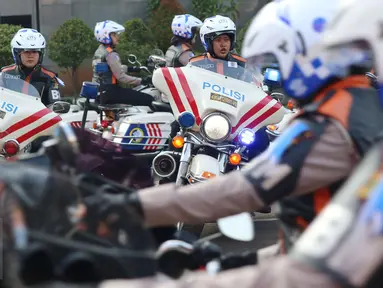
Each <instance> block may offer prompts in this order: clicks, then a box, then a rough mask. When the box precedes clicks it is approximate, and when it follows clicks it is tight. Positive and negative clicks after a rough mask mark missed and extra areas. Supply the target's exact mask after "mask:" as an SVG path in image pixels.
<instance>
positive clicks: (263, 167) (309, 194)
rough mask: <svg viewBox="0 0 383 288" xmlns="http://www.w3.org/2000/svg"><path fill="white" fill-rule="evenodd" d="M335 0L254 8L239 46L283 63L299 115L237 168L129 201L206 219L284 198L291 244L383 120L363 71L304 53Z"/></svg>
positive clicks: (170, 216) (163, 221)
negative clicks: (340, 72) (345, 72)
mask: <svg viewBox="0 0 383 288" xmlns="http://www.w3.org/2000/svg"><path fill="white" fill-rule="evenodd" d="M338 4H339V3H338V2H334V1H332V0H326V1H325V2H323V0H322V1H304V0H288V1H281V2H271V3H270V4H268V5H266V6H265V7H264V8H263V9H262V10H261V11H260V12H259V14H258V15H257V17H256V18H255V20H254V21H253V23H252V24H251V25H250V27H249V29H248V31H247V34H246V37H245V42H244V48H243V51H242V52H243V54H244V55H246V57H247V59H248V61H249V63H253V65H261V66H268V65H270V63H264V62H265V61H269V62H278V63H279V65H280V71H281V76H282V85H283V88H284V90H285V91H286V93H287V95H288V96H290V97H292V98H294V99H295V100H296V101H297V103H298V104H299V106H300V107H301V109H300V111H301V112H300V114H298V115H297V117H296V118H295V119H294V120H293V122H292V123H291V124H290V126H288V127H287V129H286V130H284V133H283V135H281V137H278V139H277V141H276V142H275V143H274V145H273V147H271V149H269V150H268V151H266V153H263V154H262V155H260V156H259V157H257V158H255V159H254V160H252V162H251V163H249V165H248V166H247V167H246V168H245V169H244V170H243V171H240V172H239V171H238V172H232V173H230V175H226V176H222V177H217V178H216V179H212V180H209V181H206V182H205V183H202V184H197V185H189V186H186V187H176V186H172V184H168V185H163V186H159V187H155V188H148V189H145V190H142V191H139V192H138V193H137V194H136V198H135V199H130V203H131V204H132V205H137V207H138V209H141V211H142V213H143V215H144V216H145V220H146V224H147V225H149V226H160V225H169V224H173V223H176V222H178V221H181V222H184V223H191V224H197V223H204V222H209V221H214V220H216V219H218V218H220V217H224V216H228V215H233V214H236V213H240V212H243V211H249V212H251V211H254V210H257V209H259V208H261V207H263V206H265V205H270V204H271V203H274V202H276V201H280V200H282V201H280V202H279V204H280V207H281V209H280V211H281V213H280V219H281V220H282V222H283V228H284V229H283V230H281V231H282V233H281V240H282V241H281V243H282V244H283V245H281V247H280V249H281V252H284V251H287V250H288V249H289V247H290V246H291V243H293V242H294V240H295V238H296V237H297V235H299V234H300V233H301V232H302V231H304V230H305V228H306V227H307V225H309V223H310V222H311V221H312V220H313V219H314V218H315V217H316V215H317V214H318V213H319V212H320V211H321V210H322V209H323V207H325V205H326V204H327V203H328V201H329V199H331V197H332V196H333V195H334V193H335V191H336V190H337V188H338V187H339V186H340V185H341V184H342V183H343V182H344V181H345V179H347V177H348V176H349V174H350V172H351V171H352V169H353V168H354V167H355V165H356V164H357V163H358V160H359V159H360V158H361V157H362V156H363V155H364V153H365V152H366V151H367V150H368V149H369V148H370V147H371V145H373V144H374V141H375V139H376V137H377V136H378V135H379V133H380V131H381V123H383V109H382V106H381V104H380V101H379V97H378V93H377V90H376V89H373V88H372V87H371V86H370V83H369V81H368V79H367V77H365V74H364V72H362V73H360V74H357V73H356V72H355V71H357V70H358V69H355V70H354V69H351V70H350V72H351V73H353V74H351V75H349V76H348V77H347V78H345V79H340V78H338V77H337V76H336V75H335V74H334V72H332V71H331V70H330V68H329V67H327V66H326V65H325V63H324V61H323V52H321V50H319V49H318V50H317V49H316V50H315V53H314V51H313V50H312V51H310V53H308V49H310V48H312V47H314V46H315V45H316V44H318V42H319V40H320V39H321V36H322V33H323V31H324V27H325V26H326V25H325V24H326V23H328V22H330V21H331V20H332V19H333V17H334V15H333V14H334V12H335V11H336V10H337V9H338ZM286 23H288V25H287V24H286ZM307 27H310V29H308V28H307ZM270 31H273V35H274V36H273V37H271V38H270ZM299 41H300V42H299ZM297 43H298V44H299V43H301V44H300V45H302V46H298V48H297V46H296V45H297ZM303 43H304V45H303ZM299 47H300V48H299ZM303 48H304V49H303ZM310 65H311V66H310ZM309 67H311V68H310V69H309ZM378 75H379V72H378ZM133 200H136V202H134V201H133ZM137 200H138V201H137ZM134 203H135V204H134ZM217 203H218V204H219V205H217ZM140 207H141V208H140Z"/></svg>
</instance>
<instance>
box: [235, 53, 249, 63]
mask: <svg viewBox="0 0 383 288" xmlns="http://www.w3.org/2000/svg"><path fill="white" fill-rule="evenodd" d="M231 56H233V58H234V59H236V60H238V61H241V62H245V63H246V62H247V60H246V59H245V58H242V57H241V56H239V55H237V54H231Z"/></svg>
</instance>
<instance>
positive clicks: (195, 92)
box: [152, 57, 285, 140]
mask: <svg viewBox="0 0 383 288" xmlns="http://www.w3.org/2000/svg"><path fill="white" fill-rule="evenodd" d="M152 79H153V84H154V86H155V87H156V88H157V89H158V90H160V91H161V92H162V93H164V94H165V95H166V96H167V98H168V100H169V103H170V105H171V108H172V111H173V114H174V116H175V118H176V119H178V117H179V116H180V115H181V113H182V112H184V111H189V112H191V113H193V115H194V117H195V124H194V126H193V130H195V131H198V130H199V128H200V125H201V124H202V122H203V120H204V119H206V117H207V116H208V115H209V114H211V113H213V112H218V113H221V114H224V115H225V116H227V118H229V121H230V123H229V124H230V125H229V126H231V128H232V129H231V130H232V134H231V135H230V137H229V138H228V140H232V139H234V138H235V137H237V135H238V133H240V131H242V130H243V129H245V128H249V129H253V130H258V129H260V128H261V127H264V126H267V125H269V124H275V123H278V122H280V121H281V120H282V119H283V116H284V113H285V111H284V108H283V107H282V105H281V104H280V103H279V102H277V101H276V100H274V99H272V97H270V96H268V95H267V94H266V93H265V92H264V91H263V89H262V87H261V85H258V84H260V83H261V82H262V76H261V74H257V72H254V71H252V70H250V69H247V68H246V67H242V66H240V65H239V64H238V63H237V62H232V61H224V60H218V59H211V58H207V57H206V58H202V59H201V60H199V61H198V60H197V61H194V62H192V63H190V64H188V65H187V66H185V67H181V68H173V67H165V68H162V69H157V70H156V71H155V72H154V73H153V78H152Z"/></svg>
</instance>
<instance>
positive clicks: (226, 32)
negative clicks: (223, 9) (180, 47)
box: [190, 15, 252, 82]
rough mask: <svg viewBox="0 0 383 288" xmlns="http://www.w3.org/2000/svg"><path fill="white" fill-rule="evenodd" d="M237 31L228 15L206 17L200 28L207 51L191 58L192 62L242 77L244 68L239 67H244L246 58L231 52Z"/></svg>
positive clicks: (249, 80)
mask: <svg viewBox="0 0 383 288" xmlns="http://www.w3.org/2000/svg"><path fill="white" fill-rule="evenodd" d="M236 31H237V29H236V26H235V24H234V22H233V21H232V20H231V19H230V18H228V17H224V16H220V15H216V16H213V17H209V18H206V19H205V21H204V22H203V25H202V27H201V30H200V38H201V42H202V44H203V47H204V48H205V51H206V53H204V54H203V55H199V56H195V57H193V58H191V59H190V62H191V63H193V65H194V66H199V67H201V68H203V69H207V70H211V71H214V72H217V73H220V74H224V75H226V76H232V77H233V78H240V77H242V76H243V75H242V73H243V72H244V69H237V68H238V66H240V67H243V68H244V67H245V66H246V59H244V58H242V57H241V56H239V55H237V54H234V53H232V52H231V51H232V50H233V49H234V48H235V43H236V33H237V32H236ZM216 59H217V60H218V61H216ZM219 60H223V61H219ZM243 80H245V81H248V82H251V80H252V79H251V77H250V78H248V79H243Z"/></svg>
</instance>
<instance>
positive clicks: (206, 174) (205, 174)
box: [201, 171, 216, 179]
mask: <svg viewBox="0 0 383 288" xmlns="http://www.w3.org/2000/svg"><path fill="white" fill-rule="evenodd" d="M215 176H216V175H215V174H214V173H211V172H207V171H204V172H203V173H202V174H201V177H202V178H205V179H210V178H214V177H215Z"/></svg>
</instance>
